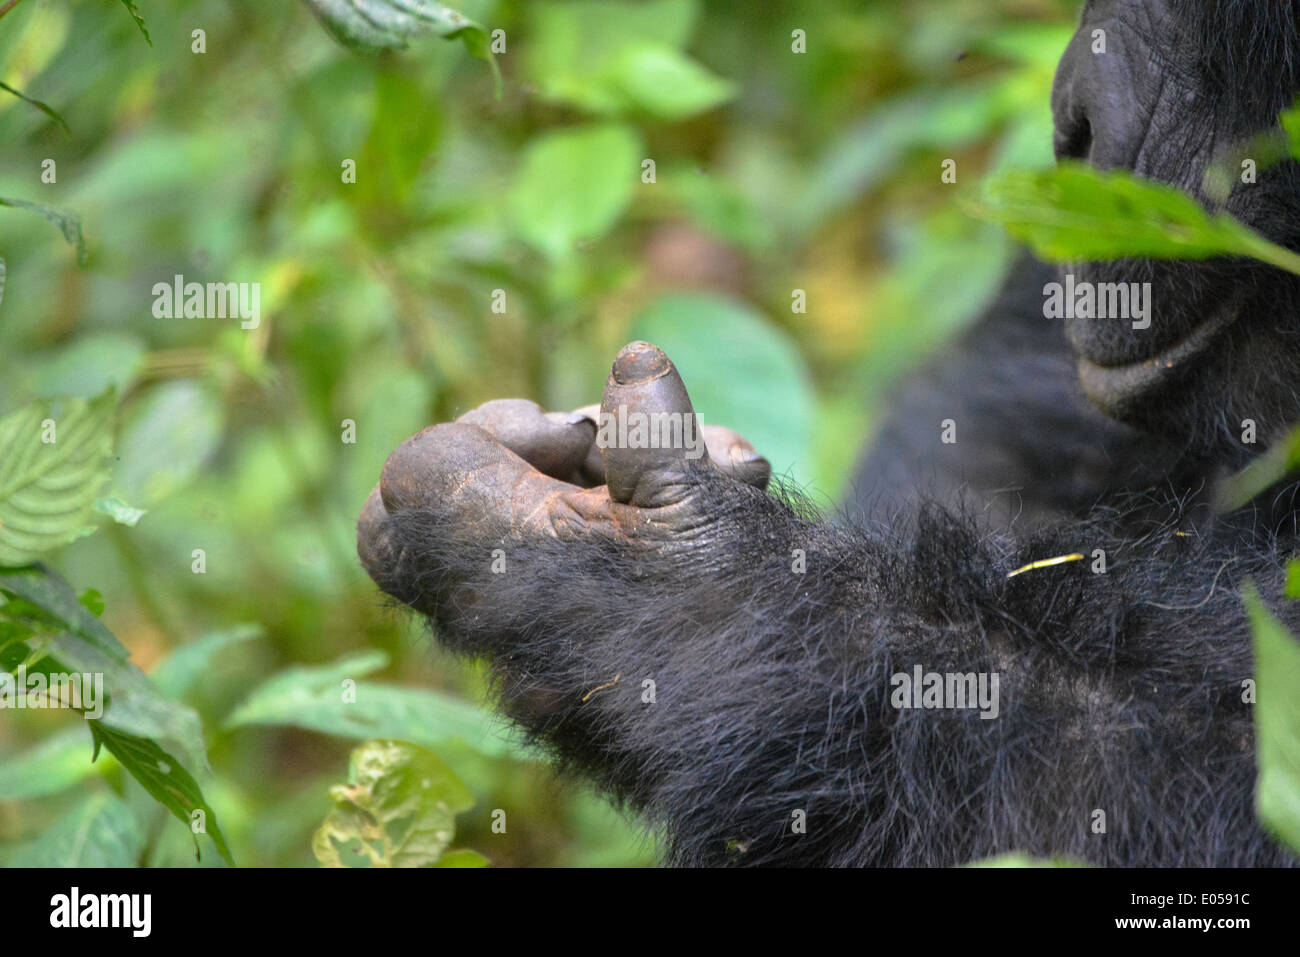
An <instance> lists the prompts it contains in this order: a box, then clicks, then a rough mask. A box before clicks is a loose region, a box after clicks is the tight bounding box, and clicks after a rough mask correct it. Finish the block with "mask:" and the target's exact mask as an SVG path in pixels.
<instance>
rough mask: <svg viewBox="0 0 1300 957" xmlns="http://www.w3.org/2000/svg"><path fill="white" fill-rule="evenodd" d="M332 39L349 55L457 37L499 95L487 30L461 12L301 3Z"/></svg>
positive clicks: (346, 0) (415, 2) (412, 0)
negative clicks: (487, 68)
mask: <svg viewBox="0 0 1300 957" xmlns="http://www.w3.org/2000/svg"><path fill="white" fill-rule="evenodd" d="M304 2H305V3H306V4H307V6H308V7H309V8H310V9H311V11H312V13H314V14H316V16H317V18H318V19H319V20H320V22H321V23H322V24H324V25H325V29H327V30H328V31H329V32H330V33H332V34H333V35H334V38H335V39H336V40H338V41H339V42H340V43H342V44H343V45H344V46H345V47H347V48H348V49H349V50H351V51H352V52H353V53H377V52H379V51H381V50H401V49H405V48H406V45H407V43H408V42H410V41H411V40H413V39H419V38H420V37H422V36H425V35H432V36H436V37H442V38H443V39H444V40H455V39H459V40H461V41H462V42H463V43H464V44H465V49H466V50H467V51H468V52H469V54H470V56H473V57H477V58H478V59H480V60H485V61H487V63H488V65H489V66H490V67H491V68H492V76H493V78H494V79H495V81H496V88H497V96H500V95H501V71H500V69H499V68H498V66H497V62H496V58H495V57H494V56H493V55H492V49H491V44H490V43H489V40H488V34H487V30H486V29H484V27H483V25H482V24H480V23H476V22H475V21H473V20H471V19H469V18H468V17H466V16H465V15H464V14H462V13H459V12H457V11H456V10H453V9H452V8H451V7H447V6H444V5H443V4H441V3H433V2H431V0H304Z"/></svg>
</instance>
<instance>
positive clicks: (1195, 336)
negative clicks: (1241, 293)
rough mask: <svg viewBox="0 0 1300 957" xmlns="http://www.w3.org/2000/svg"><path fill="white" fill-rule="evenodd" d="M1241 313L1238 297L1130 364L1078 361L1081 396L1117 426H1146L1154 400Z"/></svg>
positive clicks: (1200, 358) (1199, 360) (1184, 373)
mask: <svg viewBox="0 0 1300 957" xmlns="http://www.w3.org/2000/svg"><path fill="white" fill-rule="evenodd" d="M1244 312H1245V310H1244V309H1243V301H1242V299H1241V298H1240V297H1238V298H1235V299H1233V300H1231V301H1229V303H1228V304H1227V305H1226V306H1223V307H1220V308H1218V309H1216V310H1214V311H1213V312H1211V314H1210V315H1209V317H1208V318H1206V319H1205V320H1203V321H1202V322H1201V323H1200V324H1199V325H1197V326H1196V327H1194V328H1193V329H1192V331H1191V332H1189V333H1187V334H1186V335H1184V336H1182V337H1181V338H1179V339H1178V340H1176V341H1175V342H1173V343H1172V344H1171V345H1168V346H1166V347H1164V348H1163V349H1161V350H1160V351H1158V352H1157V353H1155V354H1154V355H1152V356H1149V357H1147V358H1144V359H1139V360H1136V361H1133V362H1119V363H1110V364H1108V363H1106V362H1103V361H1094V360H1093V359H1091V358H1089V357H1088V356H1086V355H1081V356H1080V357H1079V384H1080V386H1081V387H1082V388H1083V394H1084V395H1085V396H1087V397H1088V399H1089V401H1091V402H1092V403H1093V404H1094V405H1096V406H1097V408H1099V409H1101V411H1103V412H1105V413H1106V414H1107V415H1109V416H1111V417H1112V418H1114V419H1117V420H1119V421H1121V422H1127V423H1129V424H1137V423H1138V422H1139V421H1140V423H1141V424H1143V425H1147V424H1149V423H1150V421H1151V415H1150V413H1151V411H1152V409H1153V408H1158V403H1154V402H1153V401H1152V399H1153V398H1154V397H1155V396H1156V395H1157V394H1158V393H1159V392H1160V391H1161V390H1162V389H1165V388H1168V387H1169V386H1171V385H1173V384H1175V383H1176V382H1177V381H1178V380H1179V379H1181V378H1183V377H1185V376H1187V375H1189V374H1191V373H1193V372H1195V371H1196V370H1197V368H1198V367H1200V366H1201V364H1202V361H1203V360H1204V358H1205V356H1206V353H1207V351H1208V350H1210V349H1211V348H1212V347H1213V346H1214V345H1215V344H1216V343H1219V342H1221V341H1222V340H1221V336H1222V334H1223V333H1224V332H1226V331H1227V330H1228V329H1229V328H1231V327H1232V326H1233V325H1234V324H1235V323H1236V321H1237V320H1238V319H1239V318H1241V316H1242V315H1243V314H1244Z"/></svg>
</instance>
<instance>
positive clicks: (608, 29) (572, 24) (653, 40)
mask: <svg viewBox="0 0 1300 957" xmlns="http://www.w3.org/2000/svg"><path fill="white" fill-rule="evenodd" d="M696 6H697V5H696V3H695V2H694V0H642V2H638V3H611V2H608V0H576V2H559V3H553V2H540V0H534V2H530V3H529V4H528V6H527V11H528V15H529V23H528V31H527V32H528V43H527V44H525V45H524V48H523V49H524V60H525V69H526V74H527V78H528V80H529V81H530V82H531V83H532V84H533V85H534V86H536V88H537V90H538V94H539V95H540V96H541V98H542V99H544V100H550V101H552V102H557V103H562V104H566V105H571V106H576V107H578V108H579V109H582V110H586V111H588V112H591V113H598V114H602V115H611V114H612V115H618V114H621V113H624V112H626V111H628V110H634V109H646V106H645V104H644V103H638V102H636V100H635V97H636V96H637V95H641V94H644V95H647V96H649V97H651V98H653V97H654V92H653V91H650V92H649V93H648V94H647V93H646V91H645V90H644V87H643V86H641V85H639V84H638V83H637V78H636V77H635V76H634V75H629V73H628V70H629V69H631V68H632V67H633V66H634V62H633V61H634V60H635V56H636V51H638V50H644V49H646V48H652V49H654V50H657V51H662V55H665V56H677V51H679V50H681V48H682V47H683V46H685V44H686V41H687V40H688V39H689V38H690V34H691V28H692V26H693V24H694V21H695V16H696ZM674 67H680V64H679V63H678V64H672V65H670V67H669V68H668V69H673V68H674ZM658 69H663V67H659V68H658ZM683 70H685V71H690V72H692V73H693V74H694V75H695V78H699V77H701V76H707V78H708V79H707V81H702V82H705V83H709V82H714V83H716V82H718V81H716V80H714V78H713V77H712V76H711V75H709V74H707V73H705V72H704V71H703V70H702V69H701V68H699V67H696V66H695V65H694V64H689V62H688V65H687V66H686V67H684V68H681V69H676V70H674V72H675V73H677V74H678V76H677V77H676V79H677V80H678V81H681V80H689V79H690V78H691V77H688V76H682V75H681V74H682V73H683ZM625 83H626V84H628V86H627V87H625V86H624V84H625ZM686 92H689V93H691V95H692V96H696V95H698V94H696V93H694V91H684V90H683V91H679V92H678V94H677V95H676V97H675V98H681V96H682V93H686ZM671 99H672V98H670V99H669V100H668V101H666V102H671ZM683 102H685V101H684V100H683Z"/></svg>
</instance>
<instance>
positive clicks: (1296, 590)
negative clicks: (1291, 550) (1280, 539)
mask: <svg viewBox="0 0 1300 957" xmlns="http://www.w3.org/2000/svg"><path fill="white" fill-rule="evenodd" d="M1286 597H1287V598H1290V599H1292V600H1295V599H1300V558H1293V559H1291V561H1289V562H1287V564H1286Z"/></svg>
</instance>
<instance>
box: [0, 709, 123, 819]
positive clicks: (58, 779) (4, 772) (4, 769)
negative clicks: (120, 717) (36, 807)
mask: <svg viewBox="0 0 1300 957" xmlns="http://www.w3.org/2000/svg"><path fill="white" fill-rule="evenodd" d="M90 752H91V737H90V731H89V728H87V727H84V726H83V725H81V724H77V725H74V726H73V727H71V728H65V729H63V730H62V731H59V732H57V733H55V734H52V735H50V736H49V737H47V738H45V739H44V740H43V741H41V742H40V743H39V744H37V745H35V746H34V747H32V748H29V749H28V750H26V751H22V752H20V753H18V754H12V755H6V756H5V757H4V759H3V760H0V801H18V800H24V799H28V798H37V797H46V796H48V795H50V794H57V793H58V792H60V791H63V790H66V789H67V788H70V787H72V786H73V785H74V784H77V783H78V782H80V781H83V780H85V779H86V778H87V777H89V776H90V775H91V774H93V773H94V772H95V765H94V764H92V763H91V760H90ZM111 760H112V763H113V765H114V766H116V763H117V762H116V759H111ZM103 765H104V762H102V761H101V762H100V768H99V770H100V772H101V773H102V772H103V771H104V770H105V768H104V766H103Z"/></svg>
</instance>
